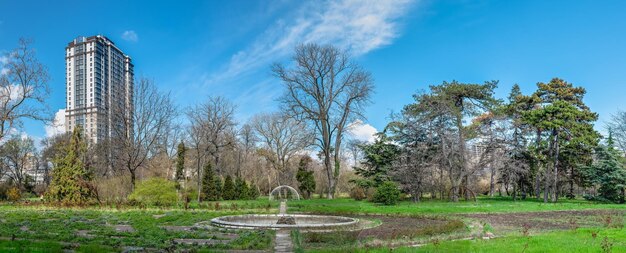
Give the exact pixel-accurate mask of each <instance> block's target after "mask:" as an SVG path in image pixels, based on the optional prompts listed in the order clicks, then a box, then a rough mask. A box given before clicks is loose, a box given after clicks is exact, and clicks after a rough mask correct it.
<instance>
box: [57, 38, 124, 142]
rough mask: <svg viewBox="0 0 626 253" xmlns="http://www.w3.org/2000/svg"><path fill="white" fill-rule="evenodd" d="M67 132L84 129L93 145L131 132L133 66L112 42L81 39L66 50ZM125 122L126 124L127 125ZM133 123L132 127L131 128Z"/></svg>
mask: <svg viewBox="0 0 626 253" xmlns="http://www.w3.org/2000/svg"><path fill="white" fill-rule="evenodd" d="M65 63H66V65H65V69H66V76H65V78H66V84H67V85H66V86H67V88H66V98H67V105H66V106H67V107H66V110H65V130H66V131H72V130H73V129H74V128H75V127H76V126H81V127H82V129H84V131H85V136H86V137H87V139H89V140H91V141H92V142H94V143H98V141H100V140H104V139H107V138H110V137H112V136H114V135H119V134H126V135H128V134H130V131H132V127H128V126H132V122H128V121H129V120H130V119H132V113H133V64H132V62H131V59H130V57H129V56H128V55H125V54H124V53H123V52H122V50H120V49H119V48H117V47H116V46H115V44H114V43H113V41H111V40H109V39H108V38H106V37H104V36H101V35H97V36H91V37H78V38H76V39H74V40H73V41H72V42H70V43H69V44H68V45H67V47H66V48H65ZM125 121H126V122H125ZM129 123H130V124H129Z"/></svg>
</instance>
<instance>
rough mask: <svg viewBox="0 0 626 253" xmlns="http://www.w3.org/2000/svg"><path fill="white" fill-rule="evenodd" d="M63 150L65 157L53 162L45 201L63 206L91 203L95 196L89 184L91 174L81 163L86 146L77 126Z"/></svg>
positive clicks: (59, 157)
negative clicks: (55, 202)
mask: <svg viewBox="0 0 626 253" xmlns="http://www.w3.org/2000/svg"><path fill="white" fill-rule="evenodd" d="M64 149H65V150H64V151H65V152H64V153H65V156H58V157H56V158H55V159H54V161H53V164H54V169H53V171H52V181H51V182H50V187H49V188H48V191H47V192H46V199H47V200H49V201H59V202H62V203H64V204H85V203H88V202H90V201H93V200H94V199H96V197H97V195H96V191H95V188H94V187H93V185H92V184H91V179H92V178H91V173H90V172H89V170H88V169H87V168H86V166H85V165H84V162H83V161H84V159H85V153H86V151H87V145H86V143H85V141H84V140H83V136H82V129H81V128H80V127H79V126H77V127H76V128H74V131H73V132H72V136H71V138H70V142H69V144H68V145H67V146H66V147H65V148H64Z"/></svg>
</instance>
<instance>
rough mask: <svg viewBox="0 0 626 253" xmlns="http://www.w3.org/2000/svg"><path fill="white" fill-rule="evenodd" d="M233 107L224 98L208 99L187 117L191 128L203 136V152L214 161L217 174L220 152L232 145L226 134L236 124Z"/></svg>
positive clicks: (219, 169)
mask: <svg viewBox="0 0 626 253" xmlns="http://www.w3.org/2000/svg"><path fill="white" fill-rule="evenodd" d="M235 108H236V107H235V105H233V104H232V103H231V102H230V101H228V100H227V99H226V98H224V97H219V96H218V97H210V98H209V100H207V101H206V102H205V103H202V104H200V105H198V106H196V107H195V108H193V109H192V110H191V111H189V112H188V114H187V116H188V117H189V120H190V121H191V124H192V126H193V127H196V128H198V131H200V132H201V133H200V135H201V136H203V137H204V138H203V142H204V151H205V152H206V153H208V154H210V155H211V157H213V159H214V163H215V166H216V171H217V172H218V174H219V173H220V172H221V171H222V170H221V168H220V152H221V151H222V150H223V149H224V148H226V147H229V146H232V145H234V143H233V142H232V140H231V139H230V138H228V133H229V132H232V131H233V128H234V127H235V125H236V123H235V120H234V117H235Z"/></svg>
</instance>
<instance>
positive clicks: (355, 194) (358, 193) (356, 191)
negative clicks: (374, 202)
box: [350, 186, 367, 201]
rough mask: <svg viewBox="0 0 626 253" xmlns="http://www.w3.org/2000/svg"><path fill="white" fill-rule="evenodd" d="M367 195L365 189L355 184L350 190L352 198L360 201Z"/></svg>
mask: <svg viewBox="0 0 626 253" xmlns="http://www.w3.org/2000/svg"><path fill="white" fill-rule="evenodd" d="M366 197H367V196H366V195H365V190H364V189H363V187H361V186H355V187H353V188H352V190H350V198H352V199H354V200H357V201H360V200H364V199H365V198H366Z"/></svg>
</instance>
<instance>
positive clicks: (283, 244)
mask: <svg viewBox="0 0 626 253" xmlns="http://www.w3.org/2000/svg"><path fill="white" fill-rule="evenodd" d="M278 214H287V202H286V201H281V202H280V209H279V212H278ZM274 243H275V246H274V252H277V253H287V252H293V243H292V241H291V230H289V229H281V230H278V231H276V240H274Z"/></svg>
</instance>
